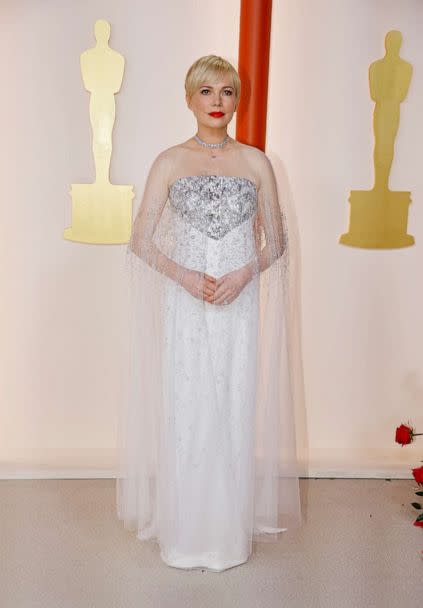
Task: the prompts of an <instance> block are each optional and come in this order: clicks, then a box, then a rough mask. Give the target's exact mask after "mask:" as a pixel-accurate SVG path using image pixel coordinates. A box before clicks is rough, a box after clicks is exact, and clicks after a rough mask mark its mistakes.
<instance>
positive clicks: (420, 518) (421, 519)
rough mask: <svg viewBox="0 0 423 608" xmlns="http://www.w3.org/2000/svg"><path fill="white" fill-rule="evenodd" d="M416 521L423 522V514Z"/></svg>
mask: <svg viewBox="0 0 423 608" xmlns="http://www.w3.org/2000/svg"><path fill="white" fill-rule="evenodd" d="M416 521H423V513H420V515H419V516H418V518H417V519H416Z"/></svg>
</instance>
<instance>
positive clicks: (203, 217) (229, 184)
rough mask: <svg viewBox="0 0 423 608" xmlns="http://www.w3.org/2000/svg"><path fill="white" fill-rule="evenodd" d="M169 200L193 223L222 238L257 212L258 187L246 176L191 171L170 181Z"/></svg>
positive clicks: (181, 214)
mask: <svg viewBox="0 0 423 608" xmlns="http://www.w3.org/2000/svg"><path fill="white" fill-rule="evenodd" d="M169 201H170V204H171V206H172V208H173V209H174V210H175V211H176V212H177V213H178V214H179V215H180V216H181V217H182V218H183V219H184V220H185V221H186V222H188V223H189V224H191V226H193V227H194V228H196V229H197V230H199V231H200V232H202V233H203V234H206V235H207V236H209V237H210V238H212V239H216V240H219V239H221V238H223V237H224V236H225V235H226V234H227V233H228V232H230V231H231V230H233V229H234V228H236V227H237V226H239V225H240V224H242V223H243V222H245V221H246V220H247V219H249V218H250V217H251V216H252V215H253V214H254V213H255V211H256V209H257V189H256V186H255V184H254V182H252V181H251V180H250V179H248V178H246V177H238V176H233V175H188V176H186V177H180V178H178V179H176V180H175V181H174V182H173V183H172V184H171V185H170V188H169Z"/></svg>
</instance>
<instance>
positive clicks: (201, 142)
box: [194, 135, 231, 148]
mask: <svg viewBox="0 0 423 608" xmlns="http://www.w3.org/2000/svg"><path fill="white" fill-rule="evenodd" d="M194 139H195V141H197V142H198V143H199V144H201V145H202V146H206V148H223V146H224V145H225V144H226V143H227V142H228V141H229V140H230V139H231V138H230V137H229V135H227V136H226V137H225V139H224V140H223V141H221V142H219V143H217V144H208V143H207V142H206V141H203V140H202V139H200V138H199V137H198V135H194Z"/></svg>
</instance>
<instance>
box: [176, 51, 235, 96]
mask: <svg viewBox="0 0 423 608" xmlns="http://www.w3.org/2000/svg"><path fill="white" fill-rule="evenodd" d="M222 74H230V76H231V77H232V84H233V87H234V93H235V99H236V100H237V102H238V101H239V96H240V94H241V80H240V78H239V75H238V72H237V71H236V69H235V68H234V66H233V65H232V64H231V63H229V61H226V59H223V57H219V56H218V55H205V56H204V57H200V58H199V59H197V61H195V62H194V63H193V64H192V66H191V67H190V68H189V70H188V72H187V75H186V77H185V92H186V94H187V96H188V99H191V97H192V96H193V95H194V93H195V91H196V90H197V89H198V87H200V86H201V84H203V83H206V82H217V81H218V80H219V77H220V76H222Z"/></svg>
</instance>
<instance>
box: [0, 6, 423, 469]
mask: <svg viewBox="0 0 423 608" xmlns="http://www.w3.org/2000/svg"><path fill="white" fill-rule="evenodd" d="M99 18H104V19H107V20H108V21H109V22H110V23H111V27H112V35H111V39H110V44H111V46H112V47H114V48H116V49H117V50H118V51H119V52H120V53H122V54H123V55H124V56H125V59H126V72H125V76H124V82H123V86H122V89H121V92H120V93H119V95H118V96H117V98H116V102H117V118H116V124H115V128H114V133H113V144H114V149H113V158H112V166H111V180H112V181H113V182H115V183H121V184H134V185H135V192H136V200H135V204H138V202H139V199H140V196H141V193H142V188H143V184H144V180H145V177H146V174H147V171H148V168H149V165H150V163H151V161H152V159H153V158H154V156H155V155H156V154H157V153H158V152H159V151H160V150H162V149H163V148H166V147H168V146H170V145H173V144H174V143H177V142H180V141H183V140H185V139H187V138H188V137H190V136H192V135H193V134H194V133H195V128H196V123H195V121H194V118H193V115H192V114H191V112H190V111H189V110H188V109H187V108H186V105H185V101H184V89H183V82H184V77H185V73H186V70H187V69H188V67H189V65H191V63H192V62H193V61H194V60H195V59H196V58H197V57H199V56H201V55H205V54H208V53H217V54H221V55H223V56H225V57H227V58H228V59H229V60H230V61H232V62H233V63H234V65H235V66H237V51H238V27H239V2H238V0H215V2H213V4H212V5H211V4H210V3H209V2H206V1H198V0H179V1H178V2H173V1H172V0H158V1H156V2H150V1H147V0H146V1H139V0H138V1H135V0H134V1H130V0H126V1H125V0H121V1H120V2H119V3H116V2H113V1H112V0H100V1H93V0H88V1H85V2H82V0H81V1H78V2H76V1H73V2H66V1H64V0H62V1H60V2H57V1H55V0H49V1H47V0H27V1H23V0H14V1H10V0H8V1H7V0H3V1H2V3H1V6H0V23H1V25H0V57H1V59H0V62H1V68H2V69H1V73H2V82H3V87H2V96H1V98H0V106H1V107H0V111H1V117H2V146H1V157H0V170H1V185H2V189H3V192H2V196H1V205H2V218H3V221H2V223H1V234H0V247H1V249H0V252H1V260H2V264H1V316H0V318H1V336H2V339H1V342H0V356H1V361H0V369H1V383H0V408H1V410H0V416H1V424H0V461H1V475H2V476H3V477H43V476H45V477H50V476H53V477H54V476H69V477H72V476H91V475H94V476H108V475H113V474H114V467H115V462H116V461H115V440H116V421H117V411H118V407H119V399H120V393H121V390H122V381H123V378H124V371H125V370H124V369H123V366H122V361H123V357H122V353H123V351H124V345H125V341H126V339H127V336H126V334H125V327H126V325H125V317H126V313H127V302H126V300H125V296H124V288H125V282H124V276H123V275H122V264H123V258H124V250H125V247H124V246H102V245H82V244H77V243H71V242H69V241H66V240H64V239H63V238H62V233H63V229H64V228H65V227H66V226H68V225H70V210H71V207H70V196H69V188H70V184H71V183H81V182H90V181H92V179H93V171H94V166H93V160H92V155H91V135H90V124H89V117H88V101H89V97H88V93H87V92H86V91H85V90H84V89H83V86H82V81H81V76H80V71H79V55H80V53H81V52H82V51H83V50H85V49H86V48H88V47H89V46H93V44H94V39H93V25H94V22H95V20H96V19H99ZM422 25H423V3H421V2H420V1H419V0H413V1H411V0H410V1H406V0H402V1H401V2H398V1H396V0H372V1H370V0H313V1H312V0H285V1H282V0H274V8H273V29H272V45H271V73H270V90H269V114H268V138H267V142H268V145H267V152H268V153H269V155H271V156H273V157H274V158H277V159H281V160H282V162H283V163H284V165H285V167H286V170H287V171H288V174H289V176H290V178H291V185H292V190H293V195H294V200H295V211H296V216H295V218H294V219H295V222H296V226H297V230H298V235H299V239H300V246H301V276H300V279H301V288H302V309H301V319H302V335H303V358H304V383H305V384H304V389H305V402H304V403H301V404H299V408H298V409H299V411H298V414H299V447H300V455H301V458H302V462H303V474H305V475H312V476H318V475H327V474H331V475H347V476H362V475H363V476H364V475H368V476H373V475H374V476H386V475H387V474H389V475H392V476H408V475H409V468H410V466H411V465H413V466H417V464H418V462H419V460H420V459H421V454H422V448H423V446H422V445H421V443H420V446H418V444H416V445H415V446H410V447H409V448H406V449H402V448H400V446H397V445H395V444H394V441H393V432H394V428H395V426H396V425H397V424H399V423H400V422H401V421H404V420H407V419H410V420H411V421H413V422H414V423H415V424H416V425H419V427H420V430H422V429H423V415H422V412H423V407H422V403H423V379H422V376H423V374H422V372H423V356H422V344H423V323H422V321H421V316H422V312H421V311H422V310H423V288H422V281H421V268H422V261H423V254H422V251H423V249H422V246H421V241H422V239H423V170H422V153H421V148H422V141H423V120H422V99H423V95H422V93H423V52H422V51H423V42H422V39H421V35H420V33H421V28H422ZM390 29H399V30H401V31H402V32H403V35H404V44H403V48H402V55H403V57H404V58H405V59H407V60H408V61H410V62H412V63H413V65H414V77H413V81H412V84H411V88H410V91H409V95H408V98H407V100H406V101H405V102H404V103H403V104H402V107H401V124H400V130H399V134H398V138H397V142H396V158H395V161H394V166H393V169H392V174H391V188H392V189H398V190H400V189H401V190H411V191H412V198H413V203H412V205H411V208H410V218H409V232H410V233H411V234H413V235H414V236H415V238H416V245H415V247H411V248H407V249H402V250H389V251H371V250H360V249H353V248H348V247H344V246H341V245H339V244H338V237H339V235H340V234H341V233H342V232H345V231H346V229H347V227H348V203H347V197H348V193H349V190H350V189H355V188H369V187H371V185H372V177H373V169H372V148H373V136H372V111H373V105H372V102H371V100H370V98H369V94H368V86H367V69H368V65H369V63H370V62H371V61H373V60H375V59H376V58H380V57H381V56H382V55H383V38H384V35H385V33H386V32H387V31H388V30H390ZM234 126H235V124H234V123H233V124H232V125H231V127H230V129H229V132H230V134H231V135H232V136H234V134H235V132H234ZM418 447H420V449H418Z"/></svg>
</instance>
